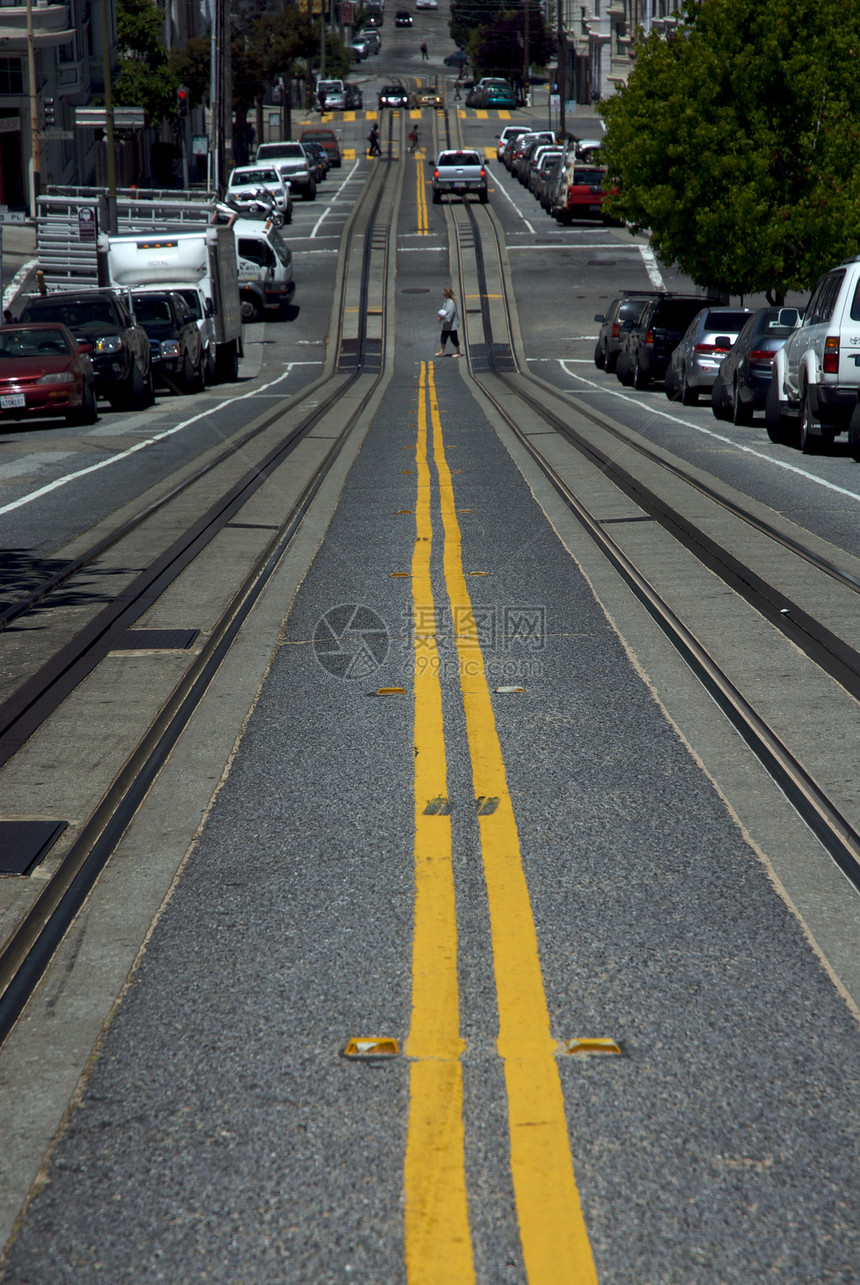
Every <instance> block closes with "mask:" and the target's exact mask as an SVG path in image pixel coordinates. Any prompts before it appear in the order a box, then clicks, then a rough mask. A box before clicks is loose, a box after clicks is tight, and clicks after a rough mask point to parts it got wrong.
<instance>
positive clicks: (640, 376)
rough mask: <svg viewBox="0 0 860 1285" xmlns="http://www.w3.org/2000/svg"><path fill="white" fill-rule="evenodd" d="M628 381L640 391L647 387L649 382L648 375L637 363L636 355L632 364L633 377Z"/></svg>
mask: <svg viewBox="0 0 860 1285" xmlns="http://www.w3.org/2000/svg"><path fill="white" fill-rule="evenodd" d="M630 382H631V383H632V385H633V387H634V388H636V389H638V390H639V392H642V391H643V389H645V388H647V387H648V385H649V384H650V383H651V380H650V378H649V376H648V375H646V374H645V372H644V370H643V369H642V367H641V366H640V365H639V357H638V355H637V357H636V361H635V362H634V364H633V378H632V379H631V381H630Z"/></svg>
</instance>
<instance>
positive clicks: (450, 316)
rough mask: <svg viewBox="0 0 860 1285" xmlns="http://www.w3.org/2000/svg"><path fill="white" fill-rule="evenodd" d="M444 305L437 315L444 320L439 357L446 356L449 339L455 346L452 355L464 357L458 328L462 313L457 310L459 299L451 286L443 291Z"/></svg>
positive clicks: (437, 354)
mask: <svg viewBox="0 0 860 1285" xmlns="http://www.w3.org/2000/svg"><path fill="white" fill-rule="evenodd" d="M442 299H443V303H442V307H441V308H440V309H439V312H438V313H437V316H438V318H439V320H440V321H441V322H442V338H441V339H440V341H439V342H440V343H441V345H442V346H441V348H440V349H439V351H438V352H437V353H436V356H437V357H444V356H445V345H446V344H447V342H448V340H449V339H450V340H451V343H452V345H453V347H454V351H453V353H452V354H451V356H452V357H462V355H463V354H462V353H461V352H460V339H459V335H458V333H457V332H458V330H459V329H460V314H459V313H458V312H457V300H456V299H455V298H454V291H453V290H452V289H451V287H450V286H446V287H445V289H444V290H443V291H442Z"/></svg>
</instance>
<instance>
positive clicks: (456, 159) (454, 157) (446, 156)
mask: <svg viewBox="0 0 860 1285" xmlns="http://www.w3.org/2000/svg"><path fill="white" fill-rule="evenodd" d="M438 164H439V166H440V168H441V167H442V166H443V165H456V166H460V165H480V164H481V158H480V157H479V156H478V153H477V152H443V153H442V155H441V156H440V157H439V160H438Z"/></svg>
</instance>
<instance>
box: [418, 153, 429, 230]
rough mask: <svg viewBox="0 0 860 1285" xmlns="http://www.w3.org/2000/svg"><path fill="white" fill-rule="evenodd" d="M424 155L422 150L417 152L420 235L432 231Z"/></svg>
mask: <svg viewBox="0 0 860 1285" xmlns="http://www.w3.org/2000/svg"><path fill="white" fill-rule="evenodd" d="M422 157H423V153H422V152H420V151H419V152H417V153H416V156H415V199H416V201H417V204H418V235H419V236H428V235H429V233H430V219H429V217H428V214H427V179H426V177H425V164H424V160H423V159H422Z"/></svg>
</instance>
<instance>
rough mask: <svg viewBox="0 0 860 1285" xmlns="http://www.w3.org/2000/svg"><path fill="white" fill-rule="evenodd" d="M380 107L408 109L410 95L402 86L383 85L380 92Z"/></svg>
mask: <svg viewBox="0 0 860 1285" xmlns="http://www.w3.org/2000/svg"><path fill="white" fill-rule="evenodd" d="M379 106H380V108H382V107H408V106H409V94H408V93H407V92H406V90H405V89H404V88H403V86H402V85H383V87H382V89H380V91H379Z"/></svg>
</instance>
